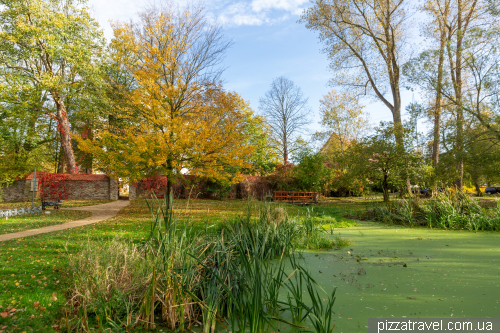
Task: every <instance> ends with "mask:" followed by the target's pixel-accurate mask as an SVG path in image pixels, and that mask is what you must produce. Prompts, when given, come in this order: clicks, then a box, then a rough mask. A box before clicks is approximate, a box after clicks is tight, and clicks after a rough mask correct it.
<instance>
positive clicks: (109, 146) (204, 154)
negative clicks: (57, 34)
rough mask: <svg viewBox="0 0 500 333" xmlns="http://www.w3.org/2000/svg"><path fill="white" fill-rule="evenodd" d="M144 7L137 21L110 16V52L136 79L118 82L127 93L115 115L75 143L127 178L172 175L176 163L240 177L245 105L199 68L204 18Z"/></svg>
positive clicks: (246, 150)
mask: <svg viewBox="0 0 500 333" xmlns="http://www.w3.org/2000/svg"><path fill="white" fill-rule="evenodd" d="M144 15H146V16H144ZM144 15H143V20H142V26H141V27H140V28H138V27H134V26H132V25H131V24H128V23H114V24H113V29H114V39H113V41H112V43H111V45H112V50H113V52H112V57H113V60H114V61H115V63H117V64H119V67H120V68H122V69H123V71H124V72H125V73H126V74H127V75H129V76H130V77H131V78H132V79H133V83H132V84H130V85H129V86H118V87H117V88H116V87H115V88H116V89H118V90H119V91H120V92H121V93H122V94H123V97H124V98H123V100H122V101H121V102H120V103H116V110H113V112H112V114H113V117H114V120H113V121H112V122H111V121H110V122H109V123H107V124H106V126H105V127H104V128H103V129H101V130H97V131H96V132H95V133H94V138H93V141H91V140H89V139H83V138H81V137H80V138H77V140H78V142H79V147H80V149H81V150H83V151H86V152H90V153H92V154H94V156H95V157H96V159H97V161H98V163H99V166H100V168H101V169H104V170H106V171H107V172H108V173H110V174H112V175H115V176H119V177H126V178H129V179H130V180H131V181H137V180H140V179H143V178H144V177H147V176H150V175H153V174H166V175H168V176H173V177H176V176H178V175H180V174H181V170H182V171H183V172H186V171H187V172H188V173H189V174H195V175H199V176H204V177H209V178H211V179H214V180H222V179H230V180H232V181H237V177H235V174H236V173H237V172H235V170H238V169H240V168H247V167H248V164H247V163H246V162H245V160H247V159H248V157H249V156H250V155H251V154H252V149H253V148H252V146H251V145H249V144H248V140H247V139H246V134H245V130H244V128H245V122H244V120H245V119H247V118H248V117H245V112H247V111H246V110H247V109H248V105H247V103H246V102H245V101H244V100H243V99H242V98H241V97H240V96H239V95H238V94H236V93H234V92H227V91H225V90H224V89H223V88H222V86H221V85H220V84H217V83H216V82H214V81H215V80H211V81H210V80H206V78H205V77H204V75H205V74H204V73H203V71H198V69H197V67H199V66H200V65H203V63H202V62H203V61H204V60H203V59H200V57H202V56H203V53H199V54H197V53H196V52H197V50H199V48H200V45H203V43H199V41H198V40H196V38H201V37H200V36H203V33H204V30H203V29H204V26H203V25H196V24H192V23H190V22H196V21H195V20H193V15H191V13H189V12H185V13H183V14H182V15H178V16H175V15H174V14H173V13H171V12H166V13H152V12H150V13H146V14H144ZM195 18H196V16H195ZM188 20H193V21H189V22H188ZM185 24H191V25H190V28H191V29H190V30H189V31H187V30H188V29H186V26H185ZM208 51H209V50H208ZM170 178H171V177H169V179H170Z"/></svg>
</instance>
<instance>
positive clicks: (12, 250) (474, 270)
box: [0, 200, 500, 333]
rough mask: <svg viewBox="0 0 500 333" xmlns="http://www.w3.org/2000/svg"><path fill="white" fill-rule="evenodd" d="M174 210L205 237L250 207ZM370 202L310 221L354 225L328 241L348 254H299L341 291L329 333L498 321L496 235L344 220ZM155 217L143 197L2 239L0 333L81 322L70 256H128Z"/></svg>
mask: <svg viewBox="0 0 500 333" xmlns="http://www.w3.org/2000/svg"><path fill="white" fill-rule="evenodd" d="M178 203H179V205H178V206H177V209H176V212H177V213H178V214H180V215H182V214H184V215H183V216H184V217H183V220H182V221H184V222H185V221H186V220H187V218H188V217H189V215H191V218H190V221H191V222H190V223H191V224H192V225H193V226H194V227H195V231H194V232H202V231H203V230H208V232H209V233H212V234H213V235H216V234H218V233H219V232H220V231H221V230H222V229H223V228H224V225H226V224H228V223H229V222H230V221H232V220H233V219H234V218H236V217H237V216H238V215H240V216H241V215H244V214H245V206H246V202H244V201H225V202H224V201H223V202H220V201H208V200H207V201H205V200H195V201H192V202H189V205H188V203H187V202H186V201H179V202H178ZM367 205H370V202H369V201H367V200H364V201H362V200H355V201H354V202H338V203H337V204H336V203H335V202H328V203H326V204H321V205H319V206H316V207H314V211H313V215H314V214H316V211H318V212H319V211H321V210H323V212H324V214H323V215H322V216H321V215H320V217H324V218H326V217H327V216H328V218H335V220H336V221H337V222H340V223H345V224H347V225H350V224H351V223H352V224H354V223H359V225H357V226H353V227H350V228H340V227H335V228H333V235H331V234H330V230H327V234H330V235H329V237H333V239H335V236H340V237H341V238H342V239H349V240H350V241H352V242H353V243H354V244H351V245H347V248H344V249H343V250H337V251H324V250H323V251H314V250H308V251H305V252H304V253H303V254H302V255H303V257H304V259H305V263H306V265H305V266H306V268H307V270H308V271H309V272H312V277H313V278H314V279H315V280H316V281H317V282H318V284H320V285H321V286H322V287H323V288H324V289H325V291H326V294H327V295H331V293H332V292H333V291H334V287H335V286H336V287H338V289H337V292H336V294H335V297H336V301H335V306H334V307H333V311H334V312H335V315H334V317H333V319H334V321H333V323H335V325H336V326H335V330H334V331H335V332H337V331H338V332H364V331H366V327H365V326H366V325H367V318H373V317H386V318H387V317H392V316H394V317H396V318H402V317H407V318H417V317H420V318H422V317H450V316H451V315H452V314H453V318H456V317H462V318H463V317H476V318H485V317H495V316H496V315H497V313H498V310H499V308H500V305H499V302H500V299H499V298H498V295H497V293H494V292H491V290H498V288H499V287H500V286H499V283H498V273H499V271H498V258H499V257H500V252H499V249H498V246H497V244H498V233H496V232H478V233H471V232H468V231H457V230H438V229H432V230H431V229H429V228H422V227H413V228H407V227H404V226H398V225H386V224H382V223H378V222H368V221H364V222H353V220H352V219H351V218H350V217H352V216H354V215H355V214H357V212H361V211H363V210H364V209H365V208H364V207H365V206H367ZM283 209H284V210H285V211H286V213H287V214H288V215H290V216H298V217H299V218H305V217H306V216H307V214H308V212H307V208H302V207H294V206H289V205H285V206H283ZM188 211H189V212H190V214H188ZM345 216H348V217H345ZM314 217H318V214H317V215H316V216H314ZM151 218H152V216H151V214H150V213H149V211H148V209H147V204H146V202H145V201H141V200H139V201H133V202H132V203H131V205H130V206H128V207H126V208H124V209H123V210H122V211H120V213H119V214H118V216H117V217H115V218H112V219H110V220H107V221H103V222H99V223H96V224H93V225H89V226H85V227H81V228H75V229H71V230H65V231H61V232H57V233H52V234H43V235H38V236H34V237H29V238H25V239H17V240H11V241H7V242H1V243H0V266H1V267H2V274H0V306H1V308H0V312H3V313H6V314H7V317H6V318H2V317H0V329H2V327H3V326H7V327H6V328H5V329H4V330H5V333H7V332H9V333H10V332H17V331H19V332H22V331H26V332H30V331H31V332H55V331H57V329H59V328H60V327H61V326H59V325H64V320H65V318H74V316H75V315H76V316H77V318H79V317H80V316H81V315H82V314H81V313H78V312H77V313H74V312H71V311H72V310H71V308H70V307H68V306H67V295H68V291H69V290H70V289H71V288H72V286H73V284H72V277H71V270H70V264H69V259H68V256H69V255H73V256H76V255H78V254H79V253H80V254H81V252H80V251H81V250H82V249H85V248H88V246H89V244H94V245H95V246H97V245H99V244H100V245H99V246H107V245H106V244H113V242H114V241H115V240H116V239H117V237H118V240H120V242H126V243H128V244H129V246H130V249H131V250H133V246H134V245H135V246H141V244H144V242H145V241H146V239H148V235H149V233H150V231H151V228H150V221H151ZM315 222H317V221H315ZM315 225H317V226H324V225H321V224H320V223H315ZM121 252H123V251H121ZM110 260H111V258H110ZM117 260H121V259H120V258H119V257H118V258H117ZM104 264H105V263H103V265H104ZM404 264H406V267H405V266H404ZM286 269H291V267H289V266H287V267H286ZM16 283H17V285H16ZM291 288H292V287H291ZM292 289H293V288H292ZM302 290H303V291H306V293H303V294H304V298H303V300H302V301H303V302H304V303H305V304H306V305H308V306H310V305H309V304H311V303H309V302H310V298H311V296H310V295H309V293H308V291H307V289H302ZM290 293H291V292H290ZM280 295H281V297H280V298H279V300H280V301H287V297H286V296H287V295H286V293H285V294H280ZM117 299H119V298H117ZM325 299H326V298H325ZM37 302H38V303H37ZM292 305H293V304H292ZM324 305H325V306H326V305H327V304H324ZM287 306H289V305H287ZM13 308H15V309H16V311H13V310H12V309H13ZM6 309H9V310H8V311H6ZM19 309H22V310H23V311H17V310H19ZM311 311H312V310H311ZM286 316H288V317H286ZM285 318H288V319H289V320H290V321H291V320H292V315H291V314H288V315H286V314H285ZM318 327H321V325H320V326H318ZM218 330H219V328H218ZM164 331H165V330H164ZM220 331H223V332H224V331H225V330H224V329H223V328H220ZM281 331H282V332H285V331H284V330H281Z"/></svg>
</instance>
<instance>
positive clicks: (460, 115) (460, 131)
mask: <svg viewBox="0 0 500 333" xmlns="http://www.w3.org/2000/svg"><path fill="white" fill-rule="evenodd" d="M457 5H458V11H457V16H458V17H457V50H456V52H457V53H456V61H455V64H456V66H455V68H456V88H455V89H456V90H455V91H456V100H457V142H456V150H457V154H456V158H457V165H456V169H457V174H458V177H457V180H456V181H455V185H456V186H457V188H458V189H460V190H461V189H462V185H463V176H464V161H463V136H464V124H463V122H464V111H463V108H462V41H463V36H464V31H462V28H463V27H462V10H463V9H462V1H461V0H458V2H457Z"/></svg>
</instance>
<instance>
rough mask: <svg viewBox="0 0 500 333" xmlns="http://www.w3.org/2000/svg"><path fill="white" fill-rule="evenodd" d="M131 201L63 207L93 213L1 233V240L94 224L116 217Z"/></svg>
mask: <svg viewBox="0 0 500 333" xmlns="http://www.w3.org/2000/svg"><path fill="white" fill-rule="evenodd" d="M129 203H130V201H128V200H118V201H113V202H110V203H106V204H101V205H95V206H85V207H73V208H61V209H64V210H80V211H85V212H91V213H92V215H91V216H89V217H87V218H85V219H81V220H76V221H72V222H68V223H63V224H56V225H51V226H48V227H43V228H38V229H31V230H26V231H20V232H14V233H10V234H4V235H0V242H3V241H7V240H11V239H15V238H22V237H28V236H34V235H39V234H45V233H48V232H53V231H60V230H65V229H70V228H76V227H81V226H84V225H87V224H92V223H96V222H100V221H104V220H107V219H110V218H112V217H114V216H115V215H116V214H117V213H118V212H119V211H120V210H121V209H122V208H124V207H126V206H128V205H129Z"/></svg>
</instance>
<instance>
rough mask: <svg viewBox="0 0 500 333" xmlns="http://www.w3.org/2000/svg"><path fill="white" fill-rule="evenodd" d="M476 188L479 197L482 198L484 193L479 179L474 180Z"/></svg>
mask: <svg viewBox="0 0 500 333" xmlns="http://www.w3.org/2000/svg"><path fill="white" fill-rule="evenodd" d="M474 186H475V187H476V193H477V196H478V197H480V196H482V195H483V192H481V187H480V186H479V180H478V179H474Z"/></svg>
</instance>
